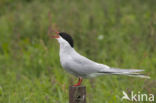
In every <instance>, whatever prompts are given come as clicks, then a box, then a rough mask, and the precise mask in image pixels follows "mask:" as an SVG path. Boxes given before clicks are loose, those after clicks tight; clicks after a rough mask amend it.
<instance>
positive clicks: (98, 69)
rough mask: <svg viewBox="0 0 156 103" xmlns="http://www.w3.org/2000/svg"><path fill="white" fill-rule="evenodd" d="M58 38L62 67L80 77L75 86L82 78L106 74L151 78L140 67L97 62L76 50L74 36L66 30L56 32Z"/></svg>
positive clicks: (79, 83)
mask: <svg viewBox="0 0 156 103" xmlns="http://www.w3.org/2000/svg"><path fill="white" fill-rule="evenodd" d="M56 33H57V35H56V36H52V37H53V38H56V39H57V40H58V42H59V44H60V51H59V56H60V62H61V65H62V67H63V68H64V69H65V70H66V71H67V72H69V73H71V74H73V75H75V76H76V77H78V78H79V80H78V83H77V84H75V85H74V86H79V85H81V82H82V78H90V77H96V76H100V75H105V74H111V75H112V74H115V75H128V76H135V77H141V78H149V76H145V75H143V74H140V73H139V72H142V71H143V70H139V69H119V68H112V67H109V66H107V65H104V64H100V63H96V62H94V61H92V60H90V59H88V58H86V57H84V56H82V55H80V54H79V53H78V52H76V51H75V49H74V48H73V47H74V45H73V39H72V37H71V36H70V35H69V34H67V33H65V32H56Z"/></svg>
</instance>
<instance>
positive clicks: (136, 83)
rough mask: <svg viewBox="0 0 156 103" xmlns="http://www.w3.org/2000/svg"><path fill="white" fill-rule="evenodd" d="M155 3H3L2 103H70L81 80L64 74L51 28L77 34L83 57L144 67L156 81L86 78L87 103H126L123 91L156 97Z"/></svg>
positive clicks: (66, 0)
mask: <svg viewBox="0 0 156 103" xmlns="http://www.w3.org/2000/svg"><path fill="white" fill-rule="evenodd" d="M155 4H156V2H155V0H109V1H106V0H101V1H98V0H77V1H76V0H75V1H70V0H64V1H62V0H44V1H41V0H38V1H37V0H23V1H21V0H14V1H11V0H0V6H1V9H0V103H68V87H69V86H70V85H72V84H74V83H75V82H77V78H75V77H74V76H72V75H70V74H68V73H67V72H65V71H64V70H63V69H62V67H61V65H60V61H59V44H58V43H57V41H56V40H53V39H50V38H49V37H48V31H50V29H48V28H49V27H50V26H52V28H53V29H57V30H59V31H65V32H67V33H69V34H71V35H72V37H73V38H74V40H75V49H76V50H77V51H78V52H79V53H81V54H82V55H84V56H87V57H88V58H90V59H92V60H94V61H97V62H100V63H104V64H107V65H110V66H112V67H120V68H141V69H144V70H145V73H146V74H147V75H149V76H150V77H151V79H149V80H147V79H141V78H133V77H126V76H101V77H97V78H94V79H88V80H87V79H86V80H84V81H83V85H85V86H86V87H87V103H121V102H122V101H121V97H122V91H123V90H124V91H126V92H127V93H130V91H134V92H136V93H137V92H138V91H140V92H141V93H147V94H150V93H152V94H156V75H155V73H156V12H155V11H156V6H155ZM100 37H101V39H99V38H100ZM123 103H129V102H128V101H126V100H124V101H123Z"/></svg>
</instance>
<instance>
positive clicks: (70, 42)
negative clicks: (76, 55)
mask: <svg viewBox="0 0 156 103" xmlns="http://www.w3.org/2000/svg"><path fill="white" fill-rule="evenodd" d="M59 35H60V36H61V37H62V38H63V39H65V40H66V41H67V42H68V43H69V44H70V46H71V47H74V41H73V39H72V37H71V36H70V35H69V34H67V33H65V32H60V33H59Z"/></svg>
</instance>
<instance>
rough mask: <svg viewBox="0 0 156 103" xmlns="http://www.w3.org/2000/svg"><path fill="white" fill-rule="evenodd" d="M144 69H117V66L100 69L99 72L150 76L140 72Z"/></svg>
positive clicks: (142, 76) (141, 76)
mask: <svg viewBox="0 0 156 103" xmlns="http://www.w3.org/2000/svg"><path fill="white" fill-rule="evenodd" d="M143 71H144V70H139V69H119V68H110V69H108V70H105V71H101V72H100V73H104V74H113V75H127V76H132V77H140V78H148V79H149V78H150V77H149V76H146V75H144V74H142V73H140V72H143Z"/></svg>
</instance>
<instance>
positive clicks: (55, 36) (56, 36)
mask: <svg viewBox="0 0 156 103" xmlns="http://www.w3.org/2000/svg"><path fill="white" fill-rule="evenodd" d="M55 33H56V34H57V35H54V36H52V38H55V39H57V38H59V37H60V36H59V32H57V31H55Z"/></svg>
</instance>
